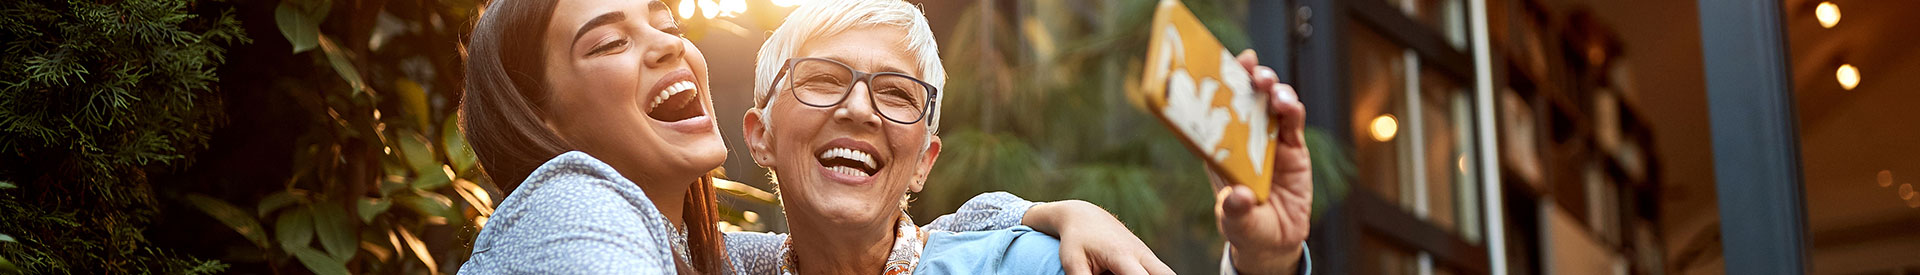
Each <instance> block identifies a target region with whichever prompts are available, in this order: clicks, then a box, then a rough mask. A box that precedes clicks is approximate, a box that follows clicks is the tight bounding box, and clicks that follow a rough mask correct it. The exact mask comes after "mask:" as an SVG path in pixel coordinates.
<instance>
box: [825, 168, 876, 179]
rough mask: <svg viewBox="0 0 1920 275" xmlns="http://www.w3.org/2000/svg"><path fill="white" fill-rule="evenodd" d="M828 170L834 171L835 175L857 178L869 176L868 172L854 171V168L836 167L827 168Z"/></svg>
mask: <svg viewBox="0 0 1920 275" xmlns="http://www.w3.org/2000/svg"><path fill="white" fill-rule="evenodd" d="M827 170H832V171H833V172H834V173H840V174H845V175H848V176H856V177H865V176H868V175H867V172H866V171H860V169H853V167H846V166H834V167H827Z"/></svg>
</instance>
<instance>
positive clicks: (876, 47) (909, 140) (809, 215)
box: [750, 27, 939, 228]
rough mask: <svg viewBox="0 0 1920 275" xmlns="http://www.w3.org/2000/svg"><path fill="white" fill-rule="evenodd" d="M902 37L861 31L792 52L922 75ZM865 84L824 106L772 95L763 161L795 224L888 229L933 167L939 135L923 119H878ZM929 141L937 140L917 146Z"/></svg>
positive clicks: (869, 68)
mask: <svg viewBox="0 0 1920 275" xmlns="http://www.w3.org/2000/svg"><path fill="white" fill-rule="evenodd" d="M904 37H906V31H905V30H901V29H896V28H884V27H869V28H859V29H854V30H849V31H846V32H842V33H840V34H838V35H834V36H829V37H819V38H816V39H812V42H810V43H807V44H806V45H803V46H801V48H800V49H799V50H798V51H797V52H796V54H795V56H796V57H816V58H827V59H832V60H835V61H839V62H841V63H845V64H846V65H848V66H851V67H853V69H854V70H859V71H865V72H899V73H906V74H908V75H913V76H915V77H920V76H919V73H920V67H919V66H918V64H919V63H918V62H916V60H915V59H914V58H913V55H912V54H910V53H909V52H907V51H906V50H905V49H904V47H902V46H901V45H902V43H903V42H902V41H904V40H905V39H904ZM790 76H791V75H790ZM868 86H869V84H868V83H865V82H859V83H855V84H854V86H853V91H852V92H851V93H849V94H848V95H847V98H846V100H844V101H841V102H840V103H839V104H838V105H834V106H830V107H824V108H823V107H813V106H808V105H806V104H802V103H800V102H798V101H797V100H795V98H794V97H793V96H794V95H793V94H792V91H777V92H775V93H773V94H772V95H771V96H773V97H775V98H772V99H771V103H769V105H768V106H767V108H769V111H770V112H771V114H769V116H770V117H771V119H770V121H769V122H771V123H770V125H771V127H768V135H767V137H768V138H770V139H771V141H769V142H766V143H767V146H766V148H764V149H765V150H768V151H771V152H772V158H773V163H771V164H770V165H769V164H768V163H764V161H763V163H762V165H764V166H768V167H770V168H772V169H774V171H775V172H777V175H778V176H779V180H780V192H781V199H782V200H783V201H785V202H786V203H785V205H786V207H787V208H786V211H787V213H788V214H790V215H792V216H794V218H792V219H790V220H792V223H793V225H795V226H798V227H805V226H829V227H834V228H842V227H872V226H892V225H893V219H894V218H896V217H898V216H899V214H900V211H901V210H900V200H901V197H902V195H903V194H905V192H907V191H908V190H916V191H917V190H918V189H919V188H918V185H919V182H920V179H922V178H923V177H924V176H925V174H926V172H927V169H928V168H930V167H932V165H933V159H934V157H935V156H937V155H938V153H939V149H938V147H939V145H938V137H933V136H930V135H928V133H927V123H926V122H924V121H922V122H918V123H915V124H900V123H895V122H892V121H888V120H887V119H885V118H883V117H881V115H880V113H878V111H876V110H875V109H874V106H875V104H873V103H872V101H871V100H873V99H872V98H873V93H872V92H870V91H869V88H868ZM750 134H751V133H750ZM929 139H933V140H934V141H935V144H934V145H933V146H932V147H931V149H927V150H922V148H928V147H923V146H925V145H926V144H927V142H928V140H929ZM755 149H756V150H760V149H762V148H755Z"/></svg>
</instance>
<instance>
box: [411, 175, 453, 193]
mask: <svg viewBox="0 0 1920 275" xmlns="http://www.w3.org/2000/svg"><path fill="white" fill-rule="evenodd" d="M451 182H453V180H452V179H448V178H447V174H446V173H440V172H439V171H435V172H434V173H421V174H420V177H419V178H414V179H413V183H412V184H411V185H412V186H413V189H420V190H434V189H438V188H440V187H441V186H447V183H451Z"/></svg>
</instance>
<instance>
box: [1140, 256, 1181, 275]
mask: <svg viewBox="0 0 1920 275" xmlns="http://www.w3.org/2000/svg"><path fill="white" fill-rule="evenodd" d="M1144 257H1146V258H1145V259H1140V262H1141V264H1143V265H1145V266H1146V268H1147V273H1148V274H1154V275H1163V274H1167V275H1170V274H1176V273H1174V272H1173V267H1168V266H1167V263H1166V262H1161V261H1160V257H1156V256H1154V255H1153V254H1151V253H1149V254H1147V255H1145V256H1144Z"/></svg>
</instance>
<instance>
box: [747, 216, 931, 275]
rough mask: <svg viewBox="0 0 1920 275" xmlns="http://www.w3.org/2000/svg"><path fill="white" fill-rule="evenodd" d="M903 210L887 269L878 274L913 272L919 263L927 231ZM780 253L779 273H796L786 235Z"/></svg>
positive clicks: (797, 266) (791, 248) (790, 242)
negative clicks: (785, 240) (914, 222)
mask: <svg viewBox="0 0 1920 275" xmlns="http://www.w3.org/2000/svg"><path fill="white" fill-rule="evenodd" d="M904 212H905V211H902V213H900V221H899V222H898V224H899V225H898V226H896V227H895V228H894V230H893V232H894V233H893V234H894V236H893V251H892V252H889V253H887V265H886V267H887V269H886V270H883V272H881V273H880V274H884V275H904V274H913V267H914V266H915V265H919V264H920V249H922V248H925V247H926V246H927V241H926V239H927V232H925V231H920V227H919V226H914V225H913V219H912V218H909V217H907V213H904ZM780 255H781V257H780V258H781V259H782V260H781V262H780V274H784V275H792V274H794V273H798V271H799V270H800V267H799V265H798V262H799V258H798V257H797V256H794V255H793V238H792V237H788V238H787V242H786V243H783V244H781V245H780Z"/></svg>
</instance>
